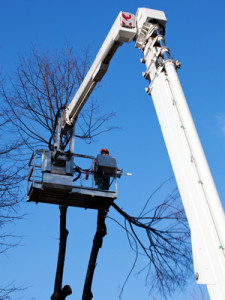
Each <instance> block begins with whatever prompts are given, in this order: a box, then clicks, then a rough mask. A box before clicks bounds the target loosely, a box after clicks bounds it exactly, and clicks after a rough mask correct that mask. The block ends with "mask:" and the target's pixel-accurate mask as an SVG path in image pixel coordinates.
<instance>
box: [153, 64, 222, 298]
mask: <svg viewBox="0 0 225 300" xmlns="http://www.w3.org/2000/svg"><path fill="white" fill-rule="evenodd" d="M151 95H152V98H153V102H154V105H155V109H156V112H157V116H158V119H159V123H160V126H161V129H162V133H163V137H164V140H165V143H166V147H167V150H168V154H169V157H170V160H171V164H172V167H173V170H174V174H175V177H176V181H177V184H178V188H179V190H180V194H181V198H182V201H183V205H184V208H185V211H186V215H187V218H188V222H189V225H190V229H191V239H192V250H193V259H194V268H195V278H196V280H197V282H198V283H200V284H206V285H207V287H208V291H209V294H210V297H211V299H213V300H224V299H225V253H224V248H225V218H224V211H223V208H222V205H221V202H220V199H219V196H218V194H217V191H216V188H215V184H214V182H213V179H212V176H211V173H210V170H209V167H208V164H207V161H206V158H205V155H204V152H203V150H202V147H201V143H200V141H199V138H198V134H197V132H196V129H195V126H194V123H193V120H192V117H191V114H190V111H189V108H188V105H187V102H186V99H185V97H184V94H183V91H182V88H181V85H180V82H179V79H178V76H177V73H176V68H175V66H174V62H173V61H168V62H166V63H165V69H164V70H162V71H161V72H160V73H159V74H158V76H157V77H156V78H155V79H154V82H153V83H152V84H151Z"/></svg>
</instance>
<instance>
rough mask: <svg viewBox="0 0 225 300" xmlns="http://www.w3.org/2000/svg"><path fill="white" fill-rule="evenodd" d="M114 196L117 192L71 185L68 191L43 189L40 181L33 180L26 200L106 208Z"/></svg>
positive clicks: (115, 196)
mask: <svg viewBox="0 0 225 300" xmlns="http://www.w3.org/2000/svg"><path fill="white" fill-rule="evenodd" d="M116 198H117V193H116V192H113V191H101V190H98V189H92V188H84V187H73V189H72V191H71V192H68V191H66V190H65V191H63V190H62V189H60V190H57V189H50V188H48V189H46V188H45V189H43V188H42V185H41V183H38V182H35V183H34V184H32V185H31V187H30V191H29V194H28V196H27V201H28V202H30V201H31V202H36V203H39V202H41V203H49V204H58V205H62V204H66V205H68V206H74V207H82V208H86V209H88V208H91V209H104V210H107V209H108V208H109V207H110V205H111V204H112V202H113V201H114V200H115V199H116Z"/></svg>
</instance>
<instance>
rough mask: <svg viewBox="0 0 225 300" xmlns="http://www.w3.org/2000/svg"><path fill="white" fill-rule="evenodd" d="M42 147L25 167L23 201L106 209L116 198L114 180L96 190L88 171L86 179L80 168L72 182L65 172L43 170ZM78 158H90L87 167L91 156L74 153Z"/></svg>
mask: <svg viewBox="0 0 225 300" xmlns="http://www.w3.org/2000/svg"><path fill="white" fill-rule="evenodd" d="M45 152H46V151H44V150H39V151H34V153H33V155H32V157H31V160H30V163H29V170H28V185H27V201H28V202H35V203H48V204H57V205H67V206H74V207H81V208H85V209H88V208H90V209H104V210H108V209H109V207H110V205H111V204H112V202H113V201H114V200H115V199H116V198H117V182H116V178H114V180H113V181H114V184H113V185H111V187H110V190H100V189H97V188H95V187H94V176H93V174H91V173H90V175H89V178H88V180H86V179H85V177H86V172H84V171H83V172H82V174H81V177H80V179H79V180H77V181H75V182H73V178H72V177H71V176H68V175H65V174H64V175H61V174H51V173H43V172H42V170H43V166H42V165H43V164H42V162H43V157H44V156H45ZM74 156H76V157H78V158H82V159H89V160H91V168H92V167H93V164H94V159H95V158H94V157H92V156H86V155H80V154H74Z"/></svg>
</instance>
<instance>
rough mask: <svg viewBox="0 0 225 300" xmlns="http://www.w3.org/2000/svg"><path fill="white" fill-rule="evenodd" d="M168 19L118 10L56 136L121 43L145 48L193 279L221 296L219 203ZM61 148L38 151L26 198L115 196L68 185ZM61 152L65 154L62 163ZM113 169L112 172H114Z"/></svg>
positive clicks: (224, 257) (68, 166)
mask: <svg viewBox="0 0 225 300" xmlns="http://www.w3.org/2000/svg"><path fill="white" fill-rule="evenodd" d="M166 21H167V20H166V17H165V14H164V12H162V11H157V10H152V9H147V8H139V9H138V10H137V13H136V15H133V14H131V13H124V12H120V13H119V15H118V17H117V19H116V21H115V23H114V24H113V26H112V28H111V30H110V32H109V34H108V36H107V37H106V39H105V41H104V43H103V45H102V47H101V49H100V50H99V52H98V54H97V56H96V59H95V61H94V62H93V64H92V66H91V68H90V70H89V72H88V73H87V75H86V77H85V78H84V81H83V83H82V84H81V86H80V88H79V89H78V91H77V93H76V95H75V96H74V98H73V100H72V102H71V103H70V104H69V105H68V106H67V108H66V109H65V110H64V112H63V114H62V120H60V122H59V124H60V126H59V127H60V130H58V132H59V135H58V136H60V131H61V135H63V134H66V133H67V131H69V130H71V128H73V126H74V124H75V122H76V119H77V117H78V114H79V112H80V110H81V109H82V107H83V105H84V104H85V102H86V101H87V99H88V97H89V96H90V94H91V92H92V91H93V89H94V87H95V85H96V84H97V82H98V81H100V80H101V79H102V77H103V76H104V74H105V73H106V71H107V69H108V66H109V63H110V61H111V58H112V57H113V55H114V53H115V52H116V50H117V49H118V48H119V46H120V45H122V44H123V43H124V42H130V41H132V40H133V39H135V42H136V43H135V47H136V48H138V49H140V50H141V52H142V53H143V58H142V59H141V62H142V63H144V64H146V72H144V74H143V76H144V78H145V79H147V80H148V81H149V86H148V87H147V88H146V92H147V93H148V94H149V95H151V96H152V99H153V103H154V106H155V110H156V113H157V116H158V119H159V123H160V126H161V130H162V133H163V137H164V140H165V144H166V148H167V151H168V154H169V158H170V160H171V164H172V167H173V171H174V174H175V177H176V181H177V185H178V188H179V191H180V194H181V198H182V202H183V205H184V209H185V212H186V215H187V218H188V222H189V225H190V229H191V241H192V250H193V261H194V269H195V278H196V281H197V283H200V284H206V285H207V288H208V291H209V295H210V297H211V299H212V300H224V299H225V217H224V210H223V208H222V205H221V201H220V198H219V196H218V193H217V190H216V187H215V184H214V181H213V178H212V175H211V172H210V169H209V167H208V163H207V160H206V157H205V154H204V151H203V149H202V146H201V143H200V140H199V137H198V134H197V131H196V128H195V125H194V122H193V120H192V116H191V113H190V111H189V108H188V104H187V101H186V99H185V96H184V93H183V90H182V87H181V84H180V81H179V78H178V75H177V69H178V68H179V66H180V63H179V61H177V62H175V61H174V60H173V58H172V56H171V54H170V49H169V48H168V47H167V46H166V44H165V38H164V34H165V26H166ZM58 144H60V143H58ZM72 148H73V147H71V149H72ZM71 149H70V152H72V150H71ZM63 150H64V149H63ZM63 150H62V151H61V150H60V149H58V150H57V151H55V152H54V151H52V152H50V153H49V152H48V153H45V152H44V154H43V153H42V162H41V170H42V171H41V176H42V179H40V181H39V182H36V181H35V180H34V179H33V181H32V183H31V187H29V188H28V200H29V201H36V202H38V199H42V202H47V203H51V202H50V200H49V199H52V195H53V194H54V193H55V200H52V201H53V203H57V204H60V203H61V201H62V199H64V200H65V199H66V204H67V205H70V203H72V204H71V205H73V206H80V207H86V208H97V209H98V208H104V209H107V208H108V207H109V206H110V204H111V203H112V201H113V200H114V199H116V197H117V193H116V191H114V192H112V191H99V190H98V189H95V191H94V190H93V188H88V189H87V188H86V189H84V188H78V187H73V186H72V184H73V181H74V180H75V179H73V178H74V172H75V171H74V170H76V168H75V169H74V168H73V158H74V156H75V155H74V154H71V155H68V158H67V156H66V155H64V153H63ZM60 151H61V152H60ZM60 157H62V158H63V157H64V158H65V157H66V159H65V161H66V162H65V163H64V164H63V163H62V159H61V160H60ZM33 158H35V156H34V157H33ZM89 158H91V159H92V157H89ZM57 159H58V161H57ZM75 159H76V157H75ZM93 170H94V168H92V171H93ZM115 170H116V167H115ZM35 174H36V173H34V168H32V167H31V171H30V173H29V178H31V177H32V178H34V177H35V176H36V175H35ZM93 174H94V173H93ZM113 174H114V173H113ZM113 174H112V177H116V175H115V176H114V175H113ZM60 176H63V180H61V179H62V178H61V179H60V178H59V177H60ZM56 177H57V178H58V179H57V178H56ZM55 178H56V179H55ZM68 178H69V180H68ZM76 179H77V178H76ZM57 180H58V181H57ZM60 184H61V186H60ZM32 188H33V190H32ZM35 193H36V194H35ZM81 194H82V196H81V197H78V196H79V195H81ZM35 195H38V196H35ZM102 197H103V198H102ZM78 199H79V200H78ZM93 199H94V200H93ZM70 201H71V202H70ZM99 201H100V202H99ZM90 203H92V204H90ZM99 203H101V204H100V206H99ZM105 203H106V204H105Z"/></svg>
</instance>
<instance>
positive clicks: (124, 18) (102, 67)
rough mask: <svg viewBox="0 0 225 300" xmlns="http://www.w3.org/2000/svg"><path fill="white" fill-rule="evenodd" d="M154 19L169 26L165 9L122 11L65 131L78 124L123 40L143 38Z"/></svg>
mask: <svg viewBox="0 0 225 300" xmlns="http://www.w3.org/2000/svg"><path fill="white" fill-rule="evenodd" d="M154 21H156V22H157V23H158V24H160V25H161V26H162V27H165V24H166V21H167V20H166V17H165V14H164V12H163V11H158V10H154V9H148V8H138V10H137V14H136V16H135V15H133V14H131V13H127V12H120V13H119V15H118V17H117V18H116V20H115V22H114V24H113V26H112V28H111V30H110V32H109V33H108V35H107V37H106V39H105V41H104V43H103V44H102V47H101V49H100V50H99V52H98V54H97V56H96V58H95V61H94V62H93V64H92V66H91V68H90V70H89V71H88V73H87V75H86V77H85V78H84V81H83V82H82V84H81V86H80V87H79V89H78V91H77V93H76V95H75V96H74V98H73V100H72V102H71V103H70V104H69V105H68V107H67V108H66V110H65V111H64V113H63V118H62V128H63V130H64V131H66V130H67V128H71V127H73V126H74V124H75V122H76V119H77V117H78V115H79V112H80V111H81V109H82V107H83V106H84V104H85V103H86V101H87V99H88V97H89V96H90V94H91V92H92V91H93V89H94V87H95V85H96V83H97V82H98V81H100V80H101V79H102V77H103V76H104V75H105V73H106V72H107V69H108V66H109V63H110V61H111V59H112V57H113V55H114V54H115V52H116V50H117V49H118V47H119V46H121V45H122V44H123V43H129V42H130V41H132V40H133V39H135V38H136V37H137V35H138V37H139V41H141V34H140V33H141V30H143V25H144V24H145V23H146V22H154Z"/></svg>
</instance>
